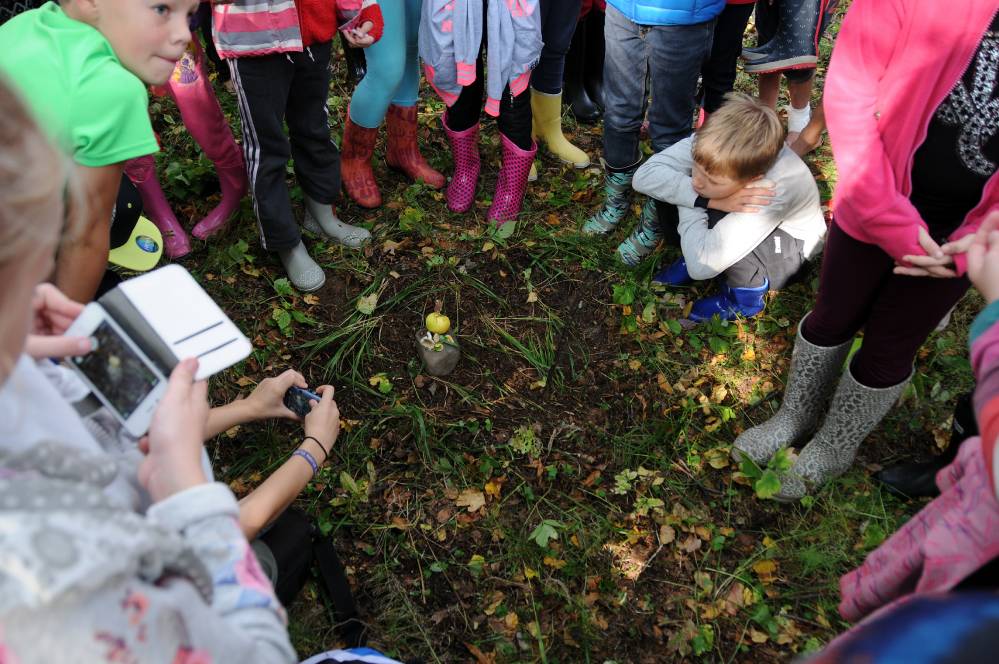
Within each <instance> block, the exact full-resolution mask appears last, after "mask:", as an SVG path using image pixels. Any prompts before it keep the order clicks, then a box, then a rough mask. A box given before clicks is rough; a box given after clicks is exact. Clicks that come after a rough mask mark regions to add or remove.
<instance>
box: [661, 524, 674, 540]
mask: <svg viewBox="0 0 999 664" xmlns="http://www.w3.org/2000/svg"><path fill="white" fill-rule="evenodd" d="M675 539H676V531H675V530H673V527H672V526H667V525H665V524H664V525H661V526H659V543H660V544H670V543H671V542H673V540H675Z"/></svg>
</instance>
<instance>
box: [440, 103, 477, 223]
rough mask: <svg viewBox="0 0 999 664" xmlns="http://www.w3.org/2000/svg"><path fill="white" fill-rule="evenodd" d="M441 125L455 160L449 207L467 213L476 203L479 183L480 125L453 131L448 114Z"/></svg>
mask: <svg viewBox="0 0 999 664" xmlns="http://www.w3.org/2000/svg"><path fill="white" fill-rule="evenodd" d="M441 124H443V125H444V133H445V134H446V135H447V140H448V143H450V144H451V156H452V158H453V159H454V175H452V176H451V183H450V184H449V185H448V186H447V207H448V209H449V210H451V211H452V212H467V211H468V209H469V208H471V207H472V203H474V202H475V186H476V185H477V184H478V183H479V165H480V164H479V124H478V123H475V124H474V125H472V126H471V127H469V128H468V129H465V130H464V131H452V130H451V128H450V127H448V126H447V115H446V114H445V116H444V118H443V119H442V121H441Z"/></svg>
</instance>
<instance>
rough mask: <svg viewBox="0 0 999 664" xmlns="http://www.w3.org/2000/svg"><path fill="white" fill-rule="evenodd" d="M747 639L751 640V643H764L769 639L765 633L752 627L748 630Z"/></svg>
mask: <svg viewBox="0 0 999 664" xmlns="http://www.w3.org/2000/svg"><path fill="white" fill-rule="evenodd" d="M749 638H750V639H752V641H753V643H766V642H767V641H768V640H769V639H770V637H769V636H768V635H767V633H766V632H761V631H760V630H758V629H755V628H753V627H750V628H749Z"/></svg>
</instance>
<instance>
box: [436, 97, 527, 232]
mask: <svg viewBox="0 0 999 664" xmlns="http://www.w3.org/2000/svg"><path fill="white" fill-rule="evenodd" d="M441 124H443V125H444V133H445V134H446V135H447V140H448V143H450V144H451V155H452V158H453V159H454V175H452V176H451V183H450V184H448V186H447V207H448V209H449V210H451V211H452V212H467V211H468V209H469V208H471V207H472V203H474V202H475V186H476V185H477V184H478V183H479V123H475V124H474V125H472V126H471V127H469V128H468V129H465V130H464V131H452V130H451V128H450V127H448V126H447V115H445V116H444V118H443V120H442V121H441ZM528 168H530V164H528Z"/></svg>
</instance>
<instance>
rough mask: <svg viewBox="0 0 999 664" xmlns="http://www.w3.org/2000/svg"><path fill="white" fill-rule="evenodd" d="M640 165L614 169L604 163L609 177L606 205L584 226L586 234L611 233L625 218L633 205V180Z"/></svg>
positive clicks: (607, 178) (606, 177)
mask: <svg viewBox="0 0 999 664" xmlns="http://www.w3.org/2000/svg"><path fill="white" fill-rule="evenodd" d="M601 162H602V163H603V160H601ZM639 163H641V162H635V163H634V164H632V165H631V166H628V167H626V168H612V167H610V166H608V165H607V164H606V163H604V168H605V169H606V170H607V175H605V176H604V204H603V207H601V208H600V210H598V211H597V212H596V214H594V215H593V216H592V217H590V218H589V219H587V220H586V223H584V224H583V232H584V233H586V234H587V235H603V234H605V233H609V232H610V231H612V230H614V228H615V227H617V225H618V224H619V223H621V220H622V219H624V218H625V216H626V215H627V214H628V207H629V206H630V204H631V179H632V178H633V177H635V171H637V170H638V164H639Z"/></svg>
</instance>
